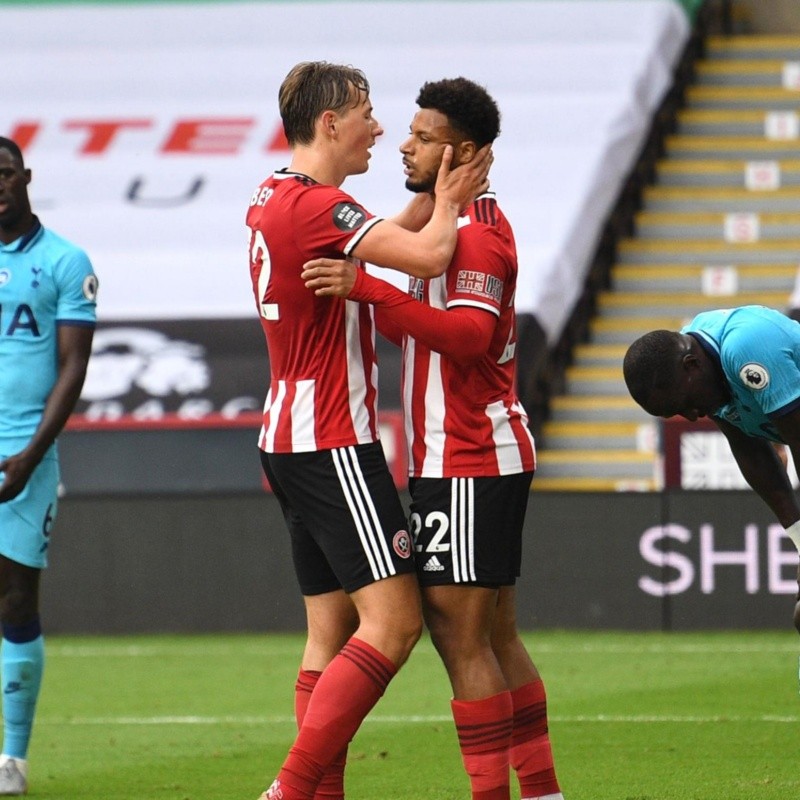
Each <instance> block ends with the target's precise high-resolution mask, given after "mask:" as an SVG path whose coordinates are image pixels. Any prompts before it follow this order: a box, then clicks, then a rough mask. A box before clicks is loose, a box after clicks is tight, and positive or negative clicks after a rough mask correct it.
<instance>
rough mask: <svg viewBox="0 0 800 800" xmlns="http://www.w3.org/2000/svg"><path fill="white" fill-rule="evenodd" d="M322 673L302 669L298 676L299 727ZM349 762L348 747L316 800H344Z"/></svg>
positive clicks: (296, 708)
mask: <svg viewBox="0 0 800 800" xmlns="http://www.w3.org/2000/svg"><path fill="white" fill-rule="evenodd" d="M321 674H322V673H321V672H317V671H316V670H308V669H301V670H300V672H299V673H298V675H297V683H295V686H294V689H295V692H294V715H295V718H296V719H297V727H298V729H300V728H301V727H302V725H303V719H305V716H306V709H307V708H308V703H309V701H310V700H311V693H312V692H313V691H314V687H315V686H316V685H317V681H318V680H319V676H320V675H321ZM346 762H347V747H345V748H344V750H342V752H341V753H339V754H338V755H337V756H336V758H334V760H333V761H332V762H331V764H330V766H329V767H328V768H327V769H326V770H325V773H324V774H323V776H322V780H321V781H320V782H319V786H317V791H316V792H315V794H314V800H344V768H345V764H346Z"/></svg>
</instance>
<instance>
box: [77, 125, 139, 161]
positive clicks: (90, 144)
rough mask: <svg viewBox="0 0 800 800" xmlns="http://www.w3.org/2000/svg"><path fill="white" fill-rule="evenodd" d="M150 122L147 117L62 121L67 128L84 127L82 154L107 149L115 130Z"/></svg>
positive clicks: (92, 153) (94, 153)
mask: <svg viewBox="0 0 800 800" xmlns="http://www.w3.org/2000/svg"><path fill="white" fill-rule="evenodd" d="M151 126H152V122H151V121H150V120H149V119H120V120H96V121H92V120H72V121H69V122H65V123H64V127H65V128H66V129H67V130H76V129H77V130H80V129H81V128H86V129H87V130H88V131H89V138H88V139H87V140H86V142H85V143H84V145H83V147H82V148H81V153H82V154H83V155H93V156H94V155H99V154H100V153H103V152H104V151H106V150H108V148H109V146H110V145H111V141H112V139H113V138H114V136H115V135H116V133H117V131H121V130H122V129H123V128H149V127H151Z"/></svg>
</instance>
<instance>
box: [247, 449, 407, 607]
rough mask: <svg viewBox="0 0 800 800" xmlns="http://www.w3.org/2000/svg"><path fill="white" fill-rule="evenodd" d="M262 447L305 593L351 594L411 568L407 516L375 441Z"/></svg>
mask: <svg viewBox="0 0 800 800" xmlns="http://www.w3.org/2000/svg"><path fill="white" fill-rule="evenodd" d="M260 452H261V463H262V465H263V467H264V472H265V474H266V476H267V480H269V483H270V486H271V487H272V490H273V492H274V493H275V496H276V497H277V498H278V501H279V502H280V504H281V508H282V510H283V516H284V519H285V520H286V524H287V526H288V528H289V532H290V534H291V537H292V558H293V560H294V568H295V572H296V573H297V579H298V582H299V583H300V590H301V591H302V593H303V594H304V595H315V594H323V593H324V592H330V591H333V590H334V589H340V588H341V589H344V590H345V591H346V592H354V591H355V590H356V589H360V588H362V587H363V586H366V585H368V584H370V583H374V582H375V581H378V580H381V579H383V578H388V577H390V576H392V575H399V574H403V573H412V572H413V571H414V559H413V553H412V549H411V538H410V536H409V535H408V527H407V521H406V515H405V512H404V510H403V507H402V505H401V503H400V498H399V497H398V495H397V489H396V488H395V485H394V481H393V480H392V476H391V473H390V472H389V468H388V466H387V465H386V459H385V458H384V455H383V448H382V446H381V444H380V442H376V443H373V444H363V445H353V446H351V447H337V448H334V449H332V450H318V451H315V452H311V453H264V452H263V451H260Z"/></svg>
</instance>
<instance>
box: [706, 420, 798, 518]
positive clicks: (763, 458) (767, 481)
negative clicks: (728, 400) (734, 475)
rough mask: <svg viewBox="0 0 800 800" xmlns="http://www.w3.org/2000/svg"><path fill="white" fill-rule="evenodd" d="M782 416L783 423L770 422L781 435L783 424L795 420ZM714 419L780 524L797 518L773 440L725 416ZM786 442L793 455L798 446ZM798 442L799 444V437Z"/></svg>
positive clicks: (748, 478) (746, 476)
mask: <svg viewBox="0 0 800 800" xmlns="http://www.w3.org/2000/svg"><path fill="white" fill-rule="evenodd" d="M796 413H800V412H796ZM789 416H794V415H789ZM783 419H784V422H783V423H782V424H781V422H780V421H779V420H773V424H774V425H775V427H776V428H777V430H778V431H779V432H780V433H781V435H782V436H783V435H784V432H783V430H782V427H787V426H790V425H793V424H794V423H789V422H787V421H786V418H783ZM714 422H715V423H716V424H717V427H718V428H719V429H720V430H721V431H722V433H724V434H725V437H726V438H727V440H728V443H729V444H730V448H731V452H732V453H733V457H734V458H735V459H736V463H737V464H738V465H739V469H740V470H741V471H742V475H743V476H744V479H745V480H746V481H747V483H748V484H749V485H750V486H751V487H752V488H753V490H754V491H755V492H756V494H758V496H759V497H760V498H761V499H762V500H763V501H764V502H765V503H766V504H767V506H769V508H770V509H771V510H772V512H773V513H774V514H775V516H776V517H777V518H778V521H779V522H780V523H781V525H783V527H784V528H789V527H790V526H791V525H793V524H794V523H795V522H797V521H798V520H800V506H799V505H798V503H797V498H796V497H795V494H794V489H793V488H792V484H791V481H790V480H789V476H788V475H787V474H786V470H785V469H784V467H783V464H782V463H781V460H780V458H778V454H777V453H776V452H775V448H774V447H773V446H772V443H771V442H770V441H768V440H767V439H761V438H759V437H755V436H748V435H747V434H746V433H744V432H743V431H741V430H739V428H736V427H735V426H733V425H731V424H730V423H728V422H725V421H724V420H721V419H714ZM797 424H798V425H800V418H798V419H797ZM788 444H789V446H790V448H791V450H792V454H793V455H794V454H795V452H798V453H800V448H798V450H797V451H796V450H795V446H793V445H792V443H791V442H788ZM797 444H798V445H800V439H798V442H797Z"/></svg>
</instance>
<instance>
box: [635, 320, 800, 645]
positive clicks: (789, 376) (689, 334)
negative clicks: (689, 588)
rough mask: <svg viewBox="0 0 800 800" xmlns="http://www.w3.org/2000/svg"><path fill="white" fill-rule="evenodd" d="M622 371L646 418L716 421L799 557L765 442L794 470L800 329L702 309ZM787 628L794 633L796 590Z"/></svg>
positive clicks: (789, 493)
mask: <svg viewBox="0 0 800 800" xmlns="http://www.w3.org/2000/svg"><path fill="white" fill-rule="evenodd" d="M623 372H624V375H625V382H626V383H627V385H628V390H629V391H630V393H631V396H632V397H633V399H634V400H635V401H636V402H637V403H638V404H639V405H640V406H641V407H642V408H643V409H644V410H645V411H647V412H648V413H649V414H653V415H654V416H657V417H672V416H676V415H679V416H682V417H685V418H686V419H688V420H690V421H695V420H696V419H698V418H699V417H710V418H711V419H712V420H713V421H714V422H715V423H716V425H717V427H718V428H719V429H720V430H721V431H722V433H724V434H725V436H726V438H727V439H728V442H729V444H730V447H731V452H732V453H733V456H734V458H735V459H736V463H737V464H738V465H739V469H741V471H742V475H744V478H745V480H746V481H747V482H748V483H749V484H750V486H751V487H752V488H753V489H754V490H755V491H756V492H757V493H758V495H759V496H760V497H761V498H762V500H764V502H765V503H766V504H767V505H768V506H769V507H770V509H772V511H773V513H774V514H775V516H776V517H777V518H778V521H779V522H780V523H781V525H783V527H784V528H785V529H786V534H787V536H789V538H790V539H791V540H792V541H793V542H794V544H795V546H796V547H797V549H798V551H800V505H798V502H797V498H796V497H795V493H794V490H793V488H792V485H791V482H790V481H789V478H788V476H787V474H786V470H785V468H784V465H783V464H782V462H781V461H780V459H779V458H778V455H777V454H776V452H775V448H774V447H773V446H772V444H771V442H782V443H783V444H785V445H787V446H788V447H789V450H790V451H791V453H792V458H793V459H794V463H795V465H796V466H798V467H800V324H798V323H797V322H795V321H794V320H793V319H789V318H788V317H786V316H785V315H784V314H782V313H780V312H779V311H775V310H773V309H771V308H764V307H763V306H743V307H741V308H730V309H724V310H720V311H706V312H704V313H702V314H698V315H697V316H696V317H695V318H694V319H693V320H692V321H691V322H690V323H689V324H688V325H686V326H685V327H684V328H683V329H682V330H681V331H680V332H677V331H663V330H659V331H651V332H650V333H646V334H645V335H644V336H642V337H641V338H639V339H637V340H636V341H635V342H634V343H633V344H632V345H631V346H630V347H629V348H628V352H627V353H626V354H625V360H624V362H623ZM798 579H799V580H800V567H798ZM794 624H795V627H796V628H797V630H798V631H800V592H798V597H797V602H796V603H795V610H794Z"/></svg>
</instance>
